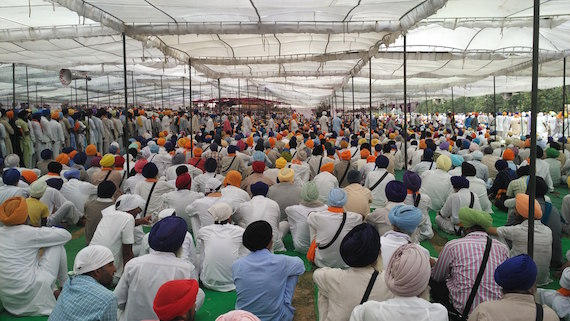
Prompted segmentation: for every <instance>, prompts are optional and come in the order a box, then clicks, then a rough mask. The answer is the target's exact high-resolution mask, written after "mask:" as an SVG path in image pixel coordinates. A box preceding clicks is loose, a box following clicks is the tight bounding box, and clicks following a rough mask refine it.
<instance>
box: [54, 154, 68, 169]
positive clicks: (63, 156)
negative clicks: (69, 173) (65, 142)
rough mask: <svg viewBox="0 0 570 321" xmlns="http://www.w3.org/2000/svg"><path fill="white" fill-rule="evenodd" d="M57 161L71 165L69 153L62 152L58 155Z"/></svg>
mask: <svg viewBox="0 0 570 321" xmlns="http://www.w3.org/2000/svg"><path fill="white" fill-rule="evenodd" d="M55 161H56V162H58V163H60V164H61V165H66V166H67V165H69V156H68V155H67V154H64V153H61V154H59V155H57V157H56V158H55Z"/></svg>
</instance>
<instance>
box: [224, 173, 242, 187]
mask: <svg viewBox="0 0 570 321" xmlns="http://www.w3.org/2000/svg"><path fill="white" fill-rule="evenodd" d="M241 179H242V176H241V174H240V172H238V171H234V170H231V171H229V172H228V173H227V174H226V177H225V178H224V183H223V184H224V187H228V186H234V187H237V188H240V187H241Z"/></svg>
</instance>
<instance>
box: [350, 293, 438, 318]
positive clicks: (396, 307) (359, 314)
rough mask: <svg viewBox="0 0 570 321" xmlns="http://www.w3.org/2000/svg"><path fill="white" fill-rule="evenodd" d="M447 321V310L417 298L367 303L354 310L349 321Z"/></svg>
mask: <svg viewBox="0 0 570 321" xmlns="http://www.w3.org/2000/svg"><path fill="white" fill-rule="evenodd" d="M371 320H398V321H447V320H448V316H447V309H446V308H445V307H444V306H443V305H441V304H439V303H430V302H429V301H426V300H424V299H420V298H418V297H411V298H409V297H408V298H405V297H395V298H393V299H390V300H388V301H384V302H376V301H368V302H365V303H364V304H361V305H359V306H357V307H355V308H354V310H353V311H352V314H351V315H350V321H371Z"/></svg>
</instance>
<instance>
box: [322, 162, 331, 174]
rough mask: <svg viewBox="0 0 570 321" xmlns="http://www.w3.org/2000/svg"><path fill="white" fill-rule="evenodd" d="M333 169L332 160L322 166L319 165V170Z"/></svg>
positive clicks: (327, 170)
mask: <svg viewBox="0 0 570 321" xmlns="http://www.w3.org/2000/svg"><path fill="white" fill-rule="evenodd" d="M333 170H334V163H333V162H330V163H326V164H324V165H323V166H321V172H329V173H332V171H333Z"/></svg>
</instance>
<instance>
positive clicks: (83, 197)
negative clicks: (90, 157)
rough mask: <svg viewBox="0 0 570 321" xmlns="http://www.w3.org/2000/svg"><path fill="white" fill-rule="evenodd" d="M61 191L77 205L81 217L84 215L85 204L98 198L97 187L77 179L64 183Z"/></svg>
mask: <svg viewBox="0 0 570 321" xmlns="http://www.w3.org/2000/svg"><path fill="white" fill-rule="evenodd" d="M59 191H60V192H61V194H62V195H63V197H65V198H66V199H67V200H68V201H70V202H72V203H73V205H75V208H77V210H78V211H79V213H81V215H83V213H84V210H85V203H86V202H87V201H89V200H92V199H95V198H97V186H95V185H93V184H91V183H87V182H82V181H80V180H77V179H71V180H69V181H67V182H65V183H63V186H62V187H61V189H60V190H59Z"/></svg>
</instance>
